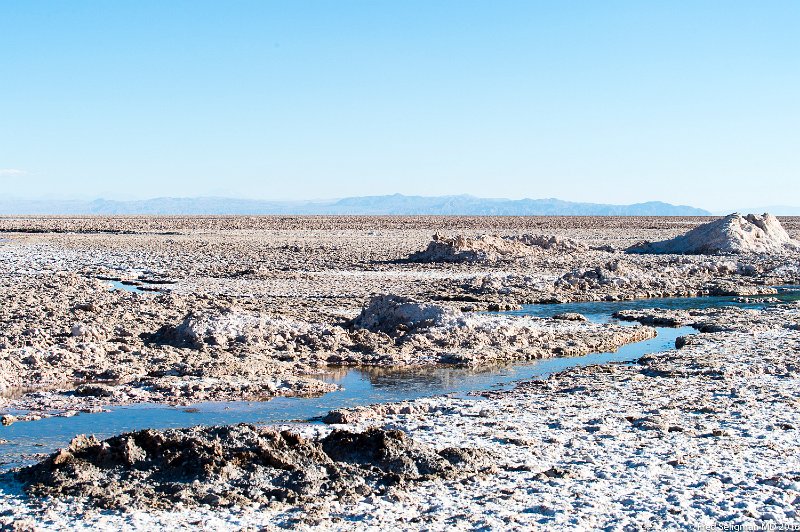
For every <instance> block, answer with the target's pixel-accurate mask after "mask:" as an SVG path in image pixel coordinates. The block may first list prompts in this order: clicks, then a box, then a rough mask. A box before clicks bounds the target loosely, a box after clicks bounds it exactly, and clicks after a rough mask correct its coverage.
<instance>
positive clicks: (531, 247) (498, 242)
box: [409, 234, 588, 262]
mask: <svg viewBox="0 0 800 532" xmlns="http://www.w3.org/2000/svg"><path fill="white" fill-rule="evenodd" d="M587 249H588V248H587V247H586V246H585V245H584V244H581V243H579V242H575V241H574V240H571V239H569V238H558V237H555V236H544V235H521V236H505V237H501V236H496V235H481V236H477V237H469V236H463V235H457V236H455V237H452V238H448V237H443V236H441V235H439V234H435V235H433V240H432V241H431V242H430V243H429V244H428V247H427V248H426V249H425V250H424V251H420V252H418V253H414V254H412V255H411V256H410V257H409V260H410V261H412V262H484V261H486V262H494V261H504V260H515V259H519V258H523V257H526V256H528V255H531V254H533V253H536V252H541V251H555V252H577V251H586V250H587Z"/></svg>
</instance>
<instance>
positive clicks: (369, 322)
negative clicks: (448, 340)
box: [352, 294, 458, 335]
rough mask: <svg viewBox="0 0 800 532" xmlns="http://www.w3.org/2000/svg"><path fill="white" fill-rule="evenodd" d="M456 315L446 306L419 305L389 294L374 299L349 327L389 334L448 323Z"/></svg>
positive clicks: (405, 298) (456, 314) (408, 299)
mask: <svg viewBox="0 0 800 532" xmlns="http://www.w3.org/2000/svg"><path fill="white" fill-rule="evenodd" d="M456 316H458V313H457V312H456V311H455V310H453V309H450V308H448V307H443V306H440V305H432V304H429V303H419V302H417V301H414V300H413V299H410V298H407V297H401V296H396V295H392V294H388V295H380V296H375V297H373V298H372V299H370V301H369V303H368V304H367V306H366V307H364V309H363V310H362V311H361V314H359V315H358V316H357V317H356V318H355V319H354V320H353V322H352V323H353V326H354V327H356V328H358V329H367V330H368V331H372V332H384V333H387V334H389V335H393V334H395V333H397V332H398V331H414V330H416V329H427V328H430V327H437V326H442V325H444V324H446V323H448V322H452V321H453V320H454V319H455V318H456Z"/></svg>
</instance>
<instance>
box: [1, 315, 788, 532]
mask: <svg viewBox="0 0 800 532" xmlns="http://www.w3.org/2000/svg"><path fill="white" fill-rule="evenodd" d="M703 312H704V313H708V314H709V315H710V314H711V313H712V310H711V309H709V310H708V311H707V312H706V311H703ZM650 313H651V314H652V315H654V316H656V315H659V314H662V312H661V311H658V310H651V311H650ZM713 319H714V321H715V323H716V324H717V326H718V327H717V330H716V331H715V332H705V333H697V334H694V335H691V336H689V337H687V339H689V341H687V342H685V343H684V344H683V346H682V347H681V348H680V349H677V350H670V351H667V352H664V353H658V354H653V355H650V356H647V357H645V358H644V359H642V360H640V361H639V363H636V364H610V365H602V366H589V367H584V368H573V369H570V370H567V371H563V372H560V373H557V374H554V375H552V376H550V377H548V378H547V379H545V380H540V381H530V382H523V383H520V384H519V386H517V387H516V388H515V389H513V390H505V391H495V392H485V393H483V394H482V399H480V400H475V399H473V400H469V399H456V398H451V397H437V398H428V399H421V400H418V401H414V402H410V403H406V404H402V405H382V406H380V407H376V408H374V409H371V410H372V411H371V412H370V414H371V415H365V412H366V410H368V409H359V410H358V411H357V412H355V414H357V415H349V414H350V413H349V412H346V411H344V412H339V413H338V416H337V419H332V420H331V421H332V422H338V423H350V424H351V425H349V426H343V425H342V426H335V427H330V428H322V429H318V428H314V429H313V430H312V429H311V428H310V427H305V428H304V427H297V428H296V430H298V431H300V432H304V433H305V434H304V435H300V436H297V435H295V433H292V435H289V434H288V433H286V432H282V431H279V430H275V429H269V428H257V427H252V426H247V425H244V426H238V427H225V428H205V429H182V430H177V431H143V432H139V433H133V434H126V435H122V436H119V437H116V438H112V439H110V440H108V442H107V446H103V445H102V444H100V443H99V442H95V441H92V440H91V439H79V440H77V441H76V442H75V443H74V444H73V446H72V448H71V449H65V450H64V451H63V452H59V453H57V454H55V455H53V456H51V457H50V458H48V459H47V460H45V461H44V462H42V463H41V464H39V465H37V466H35V467H33V468H31V469H29V470H27V471H26V472H25V473H23V477H22V478H21V480H22V481H23V482H24V483H25V485H26V486H27V487H26V489H27V490H28V491H29V492H31V493H34V492H36V491H37V490H41V493H49V494H51V495H53V496H54V497H53V498H52V499H33V500H29V499H25V498H20V497H16V496H12V495H3V496H2V497H0V510H2V511H0V522H2V523H4V524H6V525H9V526H10V524H11V523H12V522H16V523H18V524H24V523H26V522H27V523H28V525H29V526H30V527H33V526H43V527H45V528H57V527H61V528H65V527H70V526H78V525H80V526H89V527H94V528H131V527H140V528H175V527H180V526H190V523H195V526H196V524H197V523H202V524H203V526H206V527H209V528H216V529H241V528H246V527H253V528H257V527H259V526H265V525H266V524H268V525H269V526H273V527H281V528H291V529H297V528H304V527H317V528H323V529H331V530H345V529H348V528H352V527H353V526H354V523H355V524H356V525H357V526H358V527H363V528H368V527H373V528H380V529H393V528H398V529H408V528H414V529H439V528H448V527H453V526H459V527H463V528H486V529H531V528H537V527H545V528H552V529H575V528H587V529H598V528H599V529H606V528H608V529H614V528H618V529H634V530H635V529H646V528H652V527H660V528H667V529H681V530H684V529H685V530H691V529H696V528H697V527H706V526H708V527H714V526H717V525H718V524H720V523H722V524H731V525H737V526H745V525H746V526H751V527H755V526H761V527H767V526H772V525H775V526H776V527H779V526H780V525H781V523H784V524H786V523H788V524H792V523H794V522H795V521H796V520H797V518H798V517H799V516H800V514H799V513H798V503H800V448H798V446H797V431H798V430H800V404H798V401H797V397H798V396H800V358H799V357H800V329H798V328H795V327H793V326H792V325H793V324H796V323H798V321H800V307H799V306H798V305H783V306H779V307H774V308H771V309H769V310H760V311H750V310H748V311H744V310H739V309H725V310H724V311H722V312H720V313H718V314H715V315H714V317H713ZM746 323H752V324H753V326H752V327H750V328H744V327H743V326H744V325H745V324H746ZM370 427H377V429H374V428H373V429H370ZM337 429H338V430H337ZM317 430H319V431H321V432H322V433H321V434H320V435H319V436H315V435H314V432H315V431H317ZM397 430H399V431H400V432H393V431H397ZM406 434H407V435H410V436H405V435H406ZM445 449H454V451H449V450H447V451H446V450H445ZM477 449H480V451H478V450H477ZM451 453H452V454H451ZM198 457H200V458H201V460H196V458H198ZM454 457H456V458H454ZM56 462H57V463H56ZM487 462H491V464H492V466H491V467H489V468H487V466H486V464H487ZM186 464H191V467H185V465H186ZM248 464H253V465H252V467H251V468H248ZM334 471H341V472H350V471H355V472H358V473H359V474H360V475H363V478H364V480H363V482H362V481H359V480H358V479H357V478H355V476H351V475H349V474H348V475H345V477H344V478H341V479H340V478H338V477H337V476H336V475H332V474H331V472H334ZM78 473H80V474H78ZM475 473H481V474H475ZM195 481H197V482H195ZM324 483H328V484H327V485H328V486H331V488H332V491H333V492H334V493H337V494H338V493H342V494H344V496H343V498H342V499H341V500H338V499H337V498H336V497H335V496H334V497H328V496H325V495H322V496H319V497H318V496H315V494H316V493H317V490H318V489H319V488H320V487H321V486H322V485H323V484H324ZM223 485H224V486H225V490H228V492H229V493H230V495H227V494H226V493H227V492H223V491H222V489H221V486H223ZM245 486H246V488H245ZM99 488H102V489H99ZM336 489H340V490H341V491H338V492H337V491H335V490H336ZM266 493H271V494H273V495H272V496H273V497H275V500H270V499H269V496H266V497H265V496H264V495H265V494H266ZM304 493H305V494H306V495H309V496H310V497H307V496H306V495H303V494H304ZM565 493H568V494H569V496H566V497H565V496H564V494H565ZM62 494H72V495H74V496H75V498H71V497H63V496H62ZM609 494H611V495H613V496H609ZM240 496H241V497H244V498H245V499H241V498H239V497H240ZM251 500H253V501H256V502H249V501H251ZM237 501H238V502H240V503H245V505H244V506H237V505H236V504H235V502H237ZM278 501H283V502H281V503H278ZM97 503H100V504H102V505H106V506H108V507H110V508H113V509H119V508H120V507H123V508H124V507H130V508H141V507H147V506H156V507H158V506H161V507H163V508H165V509H164V510H162V511H159V510H158V509H149V510H148V511H147V512H141V511H139V512H131V511H129V512H119V511H105V512H93V511H87V510H90V509H91V508H92V507H93V506H94V505H96V504H97ZM26 519H27V521H26ZM12 520H13V521H12ZM42 524H44V525H42Z"/></svg>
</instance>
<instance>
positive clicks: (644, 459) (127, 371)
mask: <svg viewBox="0 0 800 532" xmlns="http://www.w3.org/2000/svg"><path fill="white" fill-rule="evenodd" d="M710 220H711V219H710V218H704V217H326V216H313V217H278V216H274V217H215V216H205V217H3V218H0V385H2V386H3V389H4V390H5V393H4V396H3V398H2V399H0V401H1V402H0V405H2V408H3V409H4V411H5V413H6V415H5V416H4V418H3V422H4V424H12V423H42V422H44V421H45V419H46V418H48V417H53V416H56V417H70V416H74V415H76V414H80V415H81V416H97V419H98V423H100V422H101V420H102V416H103V415H104V414H102V413H101V412H102V411H104V410H105V409H108V408H116V407H119V406H122V405H130V404H136V403H140V404H167V405H180V406H182V407H187V406H191V405H192V404H195V403H200V402H214V401H263V400H268V399H270V398H272V397H298V399H297V400H298V401H302V400H303V399H302V397H311V396H319V395H321V394H324V393H326V392H330V391H332V390H334V389H336V384H335V383H331V382H330V381H322V380H319V379H318V378H317V376H318V375H320V374H322V373H324V372H326V371H330V369H331V367H335V368H342V367H344V368H348V367H358V368H372V370H373V371H377V370H381V369H391V368H398V367H429V368H436V367H440V366H457V367H492V365H494V364H498V365H502V364H509V363H515V362H519V361H521V360H531V359H533V360H538V359H550V358H560V357H580V356H584V355H587V354H590V353H596V352H613V351H615V350H616V349H618V348H620V347H622V346H625V345H628V344H632V343H635V342H642V341H645V340H648V339H651V338H653V337H654V336H656V335H657V334H658V332H657V330H656V329H655V328H654V327H691V328H692V334H690V335H685V336H681V337H680V338H679V340H678V346H679V348H676V349H669V350H666V351H662V352H657V353H648V354H646V355H644V356H643V357H640V358H638V359H637V360H635V361H632V362H629V363H625V364H598V365H590V366H587V367H573V368H568V369H565V370H564V371H561V372H558V373H555V374H552V375H550V376H548V377H546V378H543V379H538V380H526V381H523V382H520V383H517V385H516V386H513V387H511V388H508V389H503V390H496V391H492V390H476V395H475V396H474V397H471V398H465V397H461V396H458V397H455V396H437V397H429V398H421V399H415V400H413V401H404V402H401V403H394V404H384V405H366V404H365V405H362V406H359V407H357V408H351V409H344V410H337V411H335V412H332V413H331V414H330V415H329V416H328V418H327V420H326V421H327V423H325V424H321V423H312V424H308V423H299V424H298V423H293V424H291V425H286V424H282V425H280V426H278V427H275V426H272V425H270V426H262V425H255V426H252V427H251V426H239V427H237V428H236V429H235V430H233V429H230V428H228V429H226V430H222V429H219V431H217V432H213V433H208V432H203V431H202V430H201V429H192V430H194V432H191V431H190V430H189V429H175V430H176V431H175V432H169V431H166V432H163V431H152V432H149V433H148V434H146V435H142V434H137V435H134V436H129V437H128V436H126V437H123V438H122V439H118V440H114V441H113V442H111V443H106V444H102V443H101V442H99V441H96V440H94V441H93V440H92V439H91V438H90V437H89V435H87V437H85V438H83V439H78V440H75V441H73V442H72V443H70V442H69V441H65V442H64V444H63V445H64V447H63V449H62V450H61V451H59V452H56V453H54V454H50V452H49V451H48V452H43V453H42V456H32V457H30V460H29V461H28V462H26V464H24V465H28V464H37V465H33V466H31V467H29V468H28V469H23V470H19V471H11V472H8V473H5V474H4V480H3V484H2V485H1V486H0V490H2V494H0V507H2V517H0V519H2V520H3V523H5V524H6V525H8V526H12V525H13V526H17V527H18V528H20V529H24V528H25V527H29V528H43V529H45V528H59V527H63V526H66V525H69V526H79V525H81V526H87V527H102V526H106V527H113V528H118V527H132V528H145V529H146V528H152V527H156V526H162V527H164V526H166V527H187V528H188V527H191V526H193V525H192V523H197V522H203V523H205V524H206V526H208V527H209V528H231V529H239V528H254V529H255V528H261V527H266V528H270V527H300V528H302V527H322V528H329V529H351V528H354V527H355V528H359V527H361V528H368V527H380V528H386V527H389V526H392V527H399V528H403V529H444V528H451V527H453V526H460V527H465V528H510V529H514V528H519V529H525V528H529V527H531V526H537V525H545V526H552V527H556V528H574V527H576V526H578V527H584V528H596V527H600V528H610V529H637V528H643V527H654V526H658V527H667V528H670V527H679V528H693V527H696V526H700V525H716V524H719V523H731V524H734V523H735V524H739V523H750V524H753V523H764V522H766V521H772V522H775V523H784V524H786V523H797V522H798V521H797V520H798V518H799V517H798V516H800V514H798V511H800V508H799V507H800V452H798V448H800V446H798V436H797V434H798V432H797V431H798V429H800V401H798V397H800V380H799V377H798V372H800V360H798V355H799V354H800V307H798V304H797V303H796V302H795V301H794V299H792V298H791V297H788V298H787V297H785V296H787V294H791V293H793V292H792V290H794V288H793V287H796V286H797V285H800V252H798V251H797V250H787V251H785V252H780V253H738V254H724V255H719V254H716V255H703V254H700V255H697V254H694V255H688V254H684V255H677V254H658V255H656V254H648V253H635V254H634V253H626V252H625V250H626V249H627V248H629V247H631V246H634V245H637V244H639V243H641V242H643V241H650V242H652V241H660V240H665V239H670V238H673V237H676V236H678V235H682V234H685V233H686V232H687V231H690V230H692V229H693V228H695V227H697V226H699V225H701V224H705V223H708V222H709V221H710ZM780 222H781V223H782V225H783V227H784V228H785V229H786V232H787V233H788V234H789V236H791V237H793V238H795V239H797V238H799V237H800V218H783V217H782V218H781V219H780ZM483 235H490V236H488V237H487V236H483ZM526 235H527V236H526ZM495 237H496V238H495ZM453 249H457V250H458V252H457V253H455V254H452V253H451V252H452V250H453ZM447 253H451V254H450V255H448V254H447ZM709 297H710V298H727V299H726V301H729V302H731V303H736V304H737V305H738V306H736V305H727V304H726V305H722V306H710V305H708V304H703V303H702V301H704V299H703V298H709ZM653 298H658V299H659V301H660V300H663V299H664V298H699V299H698V300H697V301H698V305H697V307H696V308H695V309H694V310H692V305H691V304H689V305H688V306H687V307H686V308H681V309H671V310H670V309H658V308H644V309H641V308H640V309H639V310H636V311H633V310H627V311H626V309H625V308H624V304H623V306H622V307H621V310H620V311H619V312H618V314H617V315H616V317H615V318H616V319H606V320H599V321H598V320H593V319H588V320H587V319H586V318H585V317H584V316H581V315H580V314H579V313H574V312H573V313H555V312H554V313H553V314H551V315H548V316H544V317H543V316H542V315H541V313H539V315H537V317H533V316H530V315H524V314H525V313H524V309H525V308H529V307H528V306H530V305H535V306H536V308H542V307H544V308H549V307H546V306H547V305H550V306H552V305H564V304H566V303H586V304H587V305H588V304H600V303H605V302H609V303H610V302H626V301H633V300H636V301H638V300H642V299H653ZM715 301H716V300H715ZM552 308H556V307H552ZM559 308H560V307H559ZM585 308H587V309H588V308H591V307H585ZM486 311H494V312H486ZM609 318H610V316H609ZM498 367H501V366H498ZM286 421H289V420H288V419H287V420H286ZM280 429H286V430H289V431H290V432H291V434H292V435H291V436H290V435H288V434H289V433H286V434H284V433H281V432H280ZM0 430H1V429H0ZM182 431H183V432H182ZM187 431H188V432H187ZM0 437H2V433H0ZM126 438H127V439H126ZM154 442H156V443H154ZM13 443H14V442H13V440H12V441H10V442H9V443H7V444H5V445H13ZM234 448H236V449H238V451H236V452H233V451H232V450H231V449H234ZM102 449H106V451H102V452H101V450H102ZM108 449H111V451H108ZM242 449H246V450H247V453H250V454H245V455H243V454H242V453H243V452H244V451H243V450H242ZM348 449H349V450H351V451H352V452H345V450H348ZM98 453H99V454H98ZM103 453H105V454H103ZM169 453H177V455H178V456H180V457H181V460H183V462H181V461H180V460H178V461H177V462H176V460H174V459H167V458H165V457H166V456H168V455H169ZM237 453H239V454H237ZM267 455H269V458H265V456H267ZM170 456H171V455H170ZM248 457H249V458H248ZM278 457H279V458H278ZM196 463H200V464H202V467H199V468H198V467H194V466H195V465H196ZM176 464H177V465H176ZM181 464H182V465H181ZM287 472H292V473H291V474H289V473H287Z"/></svg>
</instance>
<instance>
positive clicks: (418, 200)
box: [0, 194, 711, 216]
mask: <svg viewBox="0 0 800 532" xmlns="http://www.w3.org/2000/svg"><path fill="white" fill-rule="evenodd" d="M0 214H6V215H9V214H12V215H13V214H19V215H21V214H88V215H115V214H127V215H135V214H153V215H157V214H163V215H181V214H184V215H201V214H220V215H235V214H241V215H259V214H286V215H288V214H364V215H404V214H407V215H411V214H442V215H476V216H481V215H501V216H502V215H507V216H524V215H567V216H707V215H710V214H711V213H710V212H709V211H706V210H703V209H698V208H695V207H689V206H686V205H671V204H669V203H663V202H660V201H649V202H647V203H635V204H633V205H606V204H602V203H576V202H571V201H562V200H558V199H552V198H550V199H521V200H510V199H487V198H476V197H474V196H468V195H460V196H430V197H429V196H404V195H402V194H393V195H390V196H364V197H353V198H343V199H338V200H330V201H266V200H247V199H235V198H217V197H199V198H153V199H147V200H133V201H115V200H104V199H96V200H93V201H78V200H18V199H3V198H0Z"/></svg>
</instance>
